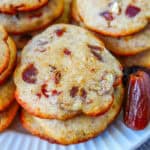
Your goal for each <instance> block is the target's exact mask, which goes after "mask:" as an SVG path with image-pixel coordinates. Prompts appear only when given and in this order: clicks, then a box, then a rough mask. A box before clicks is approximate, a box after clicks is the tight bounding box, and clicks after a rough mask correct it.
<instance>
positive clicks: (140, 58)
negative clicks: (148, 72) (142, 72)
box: [119, 50, 150, 68]
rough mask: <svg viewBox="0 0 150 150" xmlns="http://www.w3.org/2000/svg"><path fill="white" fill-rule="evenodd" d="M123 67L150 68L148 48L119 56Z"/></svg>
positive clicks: (149, 51)
mask: <svg viewBox="0 0 150 150" xmlns="http://www.w3.org/2000/svg"><path fill="white" fill-rule="evenodd" d="M119 60H120V62H121V63H122V65H123V66H124V67H130V66H141V67H146V68H150V50H147V51H144V52H142V53H139V54H137V55H134V56H129V57H119Z"/></svg>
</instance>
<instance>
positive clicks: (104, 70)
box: [14, 24, 122, 119]
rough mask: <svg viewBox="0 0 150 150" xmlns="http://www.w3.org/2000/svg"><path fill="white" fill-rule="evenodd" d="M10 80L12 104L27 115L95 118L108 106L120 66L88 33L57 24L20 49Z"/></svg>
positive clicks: (109, 105)
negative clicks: (20, 52)
mask: <svg viewBox="0 0 150 150" xmlns="http://www.w3.org/2000/svg"><path fill="white" fill-rule="evenodd" d="M79 33H80V34H79ZM41 69H42V70H41ZM14 81H15V84H16V87H17V90H16V99H17V101H18V102H19V103H20V104H21V105H22V106H23V107H24V108H25V109H26V110H27V111H28V112H30V113H32V114H33V115H36V116H39V117H41V118H57V119H68V118H70V117H73V116H75V115H77V114H80V113H83V114H86V115H89V116H97V115H100V114H103V113H105V112H106V111H108V110H109V108H110V107H111V105H112V103H113V101H114V90H115V87H116V86H119V85H120V84H122V67H121V65H120V64H119V62H118V61H117V60H116V59H115V58H114V57H113V56H112V55H111V54H110V53H109V52H108V51H107V49H106V48H105V47H104V45H103V43H102V42H101V41H100V40H99V39H98V38H96V37H95V36H94V35H93V34H91V33H90V32H89V31H87V30H85V29H83V28H81V27H77V26H74V25H66V24H57V25H53V26H51V27H49V28H48V29H47V30H46V31H44V32H43V33H41V34H40V35H37V36H36V37H34V38H33V39H32V40H31V41H30V42H29V43H28V44H27V45H26V46H25V48H24V49H23V52H22V55H21V62H20V65H19V66H18V67H17V69H16V70H15V75H14Z"/></svg>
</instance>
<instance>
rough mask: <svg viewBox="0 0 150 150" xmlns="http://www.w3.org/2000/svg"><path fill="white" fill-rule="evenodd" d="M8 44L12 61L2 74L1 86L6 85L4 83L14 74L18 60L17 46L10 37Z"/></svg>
mask: <svg viewBox="0 0 150 150" xmlns="http://www.w3.org/2000/svg"><path fill="white" fill-rule="evenodd" d="M7 43H8V46H9V49H10V60H9V64H8V67H7V68H6V69H5V70H4V71H3V72H2V73H1V74H0V85H1V84H4V82H5V81H6V80H7V78H8V77H9V76H10V75H11V73H12V72H13V69H14V67H15V65H16V59H17V57H16V55H17V50H16V45H15V43H14V41H13V40H12V39H11V38H10V37H8V39H7Z"/></svg>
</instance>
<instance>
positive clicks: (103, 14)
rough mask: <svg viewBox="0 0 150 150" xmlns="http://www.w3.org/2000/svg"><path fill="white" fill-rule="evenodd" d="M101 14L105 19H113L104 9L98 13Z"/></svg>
mask: <svg viewBox="0 0 150 150" xmlns="http://www.w3.org/2000/svg"><path fill="white" fill-rule="evenodd" d="M100 15H101V16H103V17H104V18H105V19H106V20H107V21H112V20H113V19H114V17H113V15H112V13H111V12H109V11H104V12H102V13H100Z"/></svg>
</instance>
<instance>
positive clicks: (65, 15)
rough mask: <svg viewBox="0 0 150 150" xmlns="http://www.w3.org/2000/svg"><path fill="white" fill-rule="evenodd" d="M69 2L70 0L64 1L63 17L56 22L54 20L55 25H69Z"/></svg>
mask: <svg viewBox="0 0 150 150" xmlns="http://www.w3.org/2000/svg"><path fill="white" fill-rule="evenodd" d="M71 1H72V0H64V3H65V8H64V12H63V15H62V16H61V17H60V18H58V20H56V22H55V23H69V22H70V11H71V9H70V6H71Z"/></svg>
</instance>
